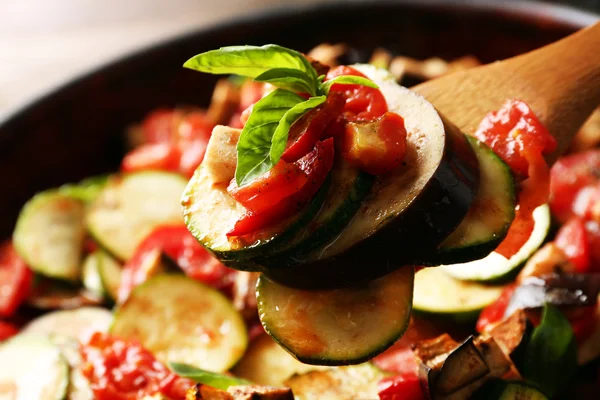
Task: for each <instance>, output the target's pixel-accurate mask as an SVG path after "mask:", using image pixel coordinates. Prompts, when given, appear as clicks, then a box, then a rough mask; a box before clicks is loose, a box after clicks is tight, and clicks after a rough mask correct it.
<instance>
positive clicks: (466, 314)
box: [413, 268, 503, 322]
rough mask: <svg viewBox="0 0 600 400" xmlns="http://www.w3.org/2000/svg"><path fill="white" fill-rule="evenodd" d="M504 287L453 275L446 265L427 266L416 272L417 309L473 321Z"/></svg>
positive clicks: (415, 301) (417, 310)
mask: <svg viewBox="0 0 600 400" xmlns="http://www.w3.org/2000/svg"><path fill="white" fill-rule="evenodd" d="M502 289H503V287H502V286H490V285H483V284H480V283H477V282H466V281H461V280H458V279H455V278H452V277H451V276H450V275H448V274H446V272H444V270H443V269H442V268H423V269H422V270H420V271H419V272H417V273H416V275H415V290H414V297H413V309H414V311H415V312H419V313H423V314H431V315H435V316H439V317H446V318H449V319H452V320H455V321H458V322H467V321H473V320H474V319H476V318H477V316H478V315H479V312H480V311H481V310H483V309H484V308H485V307H487V306H488V305H490V304H492V303H493V302H494V301H496V299H497V298H498V297H499V296H500V294H501V293H502Z"/></svg>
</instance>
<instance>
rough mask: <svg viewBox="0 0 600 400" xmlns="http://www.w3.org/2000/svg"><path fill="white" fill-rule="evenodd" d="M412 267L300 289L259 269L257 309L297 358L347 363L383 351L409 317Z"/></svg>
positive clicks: (267, 326)
mask: <svg viewBox="0 0 600 400" xmlns="http://www.w3.org/2000/svg"><path fill="white" fill-rule="evenodd" d="M413 280H414V269H413V268H412V267H404V268H400V269H399V270H396V271H394V272H392V273H391V274H389V275H387V276H384V277H381V278H379V279H376V280H373V281H371V282H368V283H365V284H363V285H361V286H354V287H348V288H342V289H332V290H322V291H305V290H299V289H293V288H289V287H286V286H282V285H279V284H277V283H275V282H273V281H271V280H270V279H268V278H266V277H265V276H264V275H262V276H261V277H260V278H259V280H258V283H257V289H256V296H257V302H258V311H259V316H260V320H261V322H262V324H263V327H264V328H265V330H266V331H267V333H268V334H269V335H271V336H272V337H273V339H275V341H276V342H278V343H279V344H280V345H281V346H282V347H283V348H285V349H286V350H287V351H289V352H290V353H291V354H292V355H293V356H294V357H296V358H297V359H298V360H299V361H301V362H303V363H306V364H316V365H349V364H358V363H361V362H364V361H366V360H368V359H370V358H372V357H374V356H375V355H377V354H379V353H381V352H383V351H384V350H385V349H387V348H388V347H390V346H391V345H392V344H393V343H394V342H395V341H396V340H397V339H398V338H400V337H401V336H402V335H403V334H404V332H405V331H406V329H407V328H408V323H409V321H410V312H411V306H412V291H413Z"/></svg>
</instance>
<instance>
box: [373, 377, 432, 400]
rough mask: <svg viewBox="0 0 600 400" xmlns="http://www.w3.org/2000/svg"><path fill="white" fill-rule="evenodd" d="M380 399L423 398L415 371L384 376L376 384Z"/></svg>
mask: <svg viewBox="0 0 600 400" xmlns="http://www.w3.org/2000/svg"><path fill="white" fill-rule="evenodd" d="M377 389H378V390H379V399H380V400H425V399H426V396H425V393H424V392H423V389H422V388H421V382H420V381H419V377H418V376H417V373H416V372H413V373H412V374H410V373H407V374H402V375H397V376H392V377H389V378H384V379H382V380H381V381H379V383H378V385H377Z"/></svg>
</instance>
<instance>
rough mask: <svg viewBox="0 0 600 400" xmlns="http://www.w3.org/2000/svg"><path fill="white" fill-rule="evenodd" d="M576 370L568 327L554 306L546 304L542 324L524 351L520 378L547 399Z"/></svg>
mask: <svg viewBox="0 0 600 400" xmlns="http://www.w3.org/2000/svg"><path fill="white" fill-rule="evenodd" d="M576 368H577V344H576V342H575V335H574V334H573V329H572V328H571V324H570V323H569V321H568V320H567V319H566V318H565V317H564V315H563V314H562V313H561V312H560V311H559V310H558V309H557V308H555V307H554V306H551V305H549V304H546V305H545V306H544V311H543V315H542V322H541V324H540V325H539V326H538V327H537V328H535V329H534V331H533V335H532V336H531V341H530V342H529V344H528V346H527V349H526V350H525V362H524V365H523V377H524V378H525V379H527V380H529V381H531V382H533V383H534V384H536V385H537V386H539V387H540V389H541V390H542V391H543V392H545V393H546V394H547V395H548V396H549V397H553V396H554V395H556V394H558V393H559V392H560V390H561V389H563V388H564V387H565V385H566V384H567V383H568V382H569V380H570V379H571V377H572V376H573V375H574V373H575V370H576Z"/></svg>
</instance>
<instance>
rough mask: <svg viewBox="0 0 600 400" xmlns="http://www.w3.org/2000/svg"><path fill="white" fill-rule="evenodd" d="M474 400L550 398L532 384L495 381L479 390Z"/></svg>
mask: <svg viewBox="0 0 600 400" xmlns="http://www.w3.org/2000/svg"><path fill="white" fill-rule="evenodd" d="M473 400H548V397H547V396H546V395H545V394H543V393H542V392H540V391H539V389H537V388H536V387H535V386H534V385H532V384H531V383H527V382H525V381H503V380H499V379H494V380H491V381H489V382H487V383H486V384H485V385H484V386H483V387H482V388H481V389H480V390H478V391H477V393H475V394H474V395H473Z"/></svg>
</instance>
